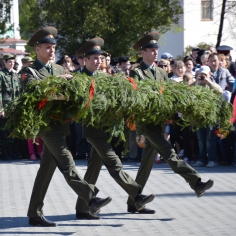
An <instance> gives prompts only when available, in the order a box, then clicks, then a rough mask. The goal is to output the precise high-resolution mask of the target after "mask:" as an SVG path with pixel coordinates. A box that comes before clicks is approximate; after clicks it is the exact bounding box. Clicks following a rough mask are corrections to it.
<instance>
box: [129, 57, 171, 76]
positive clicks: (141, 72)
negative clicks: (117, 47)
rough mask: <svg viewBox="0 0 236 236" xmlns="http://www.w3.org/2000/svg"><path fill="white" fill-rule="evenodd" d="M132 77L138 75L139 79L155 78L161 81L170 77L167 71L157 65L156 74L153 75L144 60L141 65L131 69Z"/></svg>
mask: <svg viewBox="0 0 236 236" xmlns="http://www.w3.org/2000/svg"><path fill="white" fill-rule="evenodd" d="M130 77H132V78H135V77H137V78H138V79H139V80H142V79H155V80H159V81H161V80H167V79H168V76H167V73H166V72H165V71H164V70H163V69H161V68H159V67H157V66H155V74H154V75H153V74H152V72H151V70H150V69H149V67H147V65H146V64H145V63H144V62H143V61H142V62H141V63H140V65H139V66H137V67H135V68H134V69H133V70H131V71H130Z"/></svg>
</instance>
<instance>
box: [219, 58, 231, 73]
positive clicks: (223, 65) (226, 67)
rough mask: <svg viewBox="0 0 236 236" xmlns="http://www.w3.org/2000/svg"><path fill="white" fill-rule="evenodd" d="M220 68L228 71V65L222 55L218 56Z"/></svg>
mask: <svg viewBox="0 0 236 236" xmlns="http://www.w3.org/2000/svg"><path fill="white" fill-rule="evenodd" d="M219 62H220V67H222V68H225V69H227V70H228V69H229V66H230V63H229V61H228V59H227V58H226V56H225V55H224V54H220V55H219Z"/></svg>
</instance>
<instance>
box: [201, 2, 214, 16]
mask: <svg viewBox="0 0 236 236" xmlns="http://www.w3.org/2000/svg"><path fill="white" fill-rule="evenodd" d="M201 5H202V20H213V17H212V15H213V14H212V13H213V6H212V5H213V3H212V0H202V1H201Z"/></svg>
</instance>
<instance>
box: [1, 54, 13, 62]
mask: <svg viewBox="0 0 236 236" xmlns="http://www.w3.org/2000/svg"><path fill="white" fill-rule="evenodd" d="M15 58H16V56H15V55H13V54H5V55H3V58H2V59H3V60H4V61H6V60H8V59H15Z"/></svg>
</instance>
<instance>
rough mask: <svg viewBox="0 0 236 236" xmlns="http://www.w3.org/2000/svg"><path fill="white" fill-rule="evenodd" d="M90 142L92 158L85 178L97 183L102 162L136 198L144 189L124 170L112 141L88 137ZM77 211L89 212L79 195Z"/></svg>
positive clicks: (114, 177)
mask: <svg viewBox="0 0 236 236" xmlns="http://www.w3.org/2000/svg"><path fill="white" fill-rule="evenodd" d="M87 139H88V142H90V143H91V144H92V149H91V153H90V158H89V161H88V167H87V171H86V173H85V176H84V180H85V181H87V182H88V183H90V184H95V183H96V181H97V179H98V175H99V173H100V170H101V167H102V164H104V165H105V166H106V168H107V170H108V171H109V174H110V175H111V177H112V178H113V179H114V180H115V181H116V182H117V183H118V184H119V185H120V186H121V187H122V188H123V189H124V190H125V191H126V192H127V193H128V195H129V196H130V198H131V199H132V200H134V198H135V197H136V195H137V194H138V193H140V192H141V191H142V188H141V186H140V185H138V184H137V183H136V182H135V181H134V180H133V179H132V178H131V177H130V176H129V175H128V174H127V173H125V172H124V171H123V166H122V163H121V161H120V159H119V157H118V156H117V155H116V154H115V152H114V150H113V149H112V147H111V145H110V143H107V140H108V138H107V137H87ZM76 211H78V212H83V213H85V212H88V211H89V209H88V206H87V205H86V204H85V202H84V201H83V200H82V199H81V198H80V197H78V200H77V204H76Z"/></svg>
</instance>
